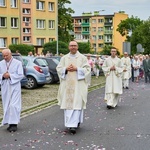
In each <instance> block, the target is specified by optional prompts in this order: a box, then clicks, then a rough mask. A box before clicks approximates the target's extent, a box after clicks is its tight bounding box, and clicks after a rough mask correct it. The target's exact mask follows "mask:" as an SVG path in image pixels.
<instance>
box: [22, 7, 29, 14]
mask: <svg viewBox="0 0 150 150" xmlns="http://www.w3.org/2000/svg"><path fill="white" fill-rule="evenodd" d="M22 12H23V14H30V9H27V8H23V11H22Z"/></svg>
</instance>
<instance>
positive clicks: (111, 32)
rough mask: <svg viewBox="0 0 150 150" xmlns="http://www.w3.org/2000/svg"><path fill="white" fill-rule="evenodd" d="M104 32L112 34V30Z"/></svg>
mask: <svg viewBox="0 0 150 150" xmlns="http://www.w3.org/2000/svg"><path fill="white" fill-rule="evenodd" d="M104 33H105V34H112V30H105V31H104Z"/></svg>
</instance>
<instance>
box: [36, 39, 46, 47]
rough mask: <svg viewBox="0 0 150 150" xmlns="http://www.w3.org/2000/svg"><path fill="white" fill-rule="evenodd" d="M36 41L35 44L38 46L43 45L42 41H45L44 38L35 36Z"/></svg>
mask: <svg viewBox="0 0 150 150" xmlns="http://www.w3.org/2000/svg"><path fill="white" fill-rule="evenodd" d="M36 43H37V45H39V46H42V45H44V43H45V38H37V39H36Z"/></svg>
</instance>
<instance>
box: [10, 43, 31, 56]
mask: <svg viewBox="0 0 150 150" xmlns="http://www.w3.org/2000/svg"><path fill="white" fill-rule="evenodd" d="M9 49H10V50H11V52H12V53H15V52H16V51H17V50H18V51H19V53H20V54H21V55H28V52H30V51H32V52H33V53H34V47H33V46H31V45H26V44H11V45H9Z"/></svg>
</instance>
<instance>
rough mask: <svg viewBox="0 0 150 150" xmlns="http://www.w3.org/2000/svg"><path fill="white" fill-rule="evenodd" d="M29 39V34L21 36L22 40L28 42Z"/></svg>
mask: <svg viewBox="0 0 150 150" xmlns="http://www.w3.org/2000/svg"><path fill="white" fill-rule="evenodd" d="M30 41H31V37H30V36H24V37H23V42H30Z"/></svg>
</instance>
